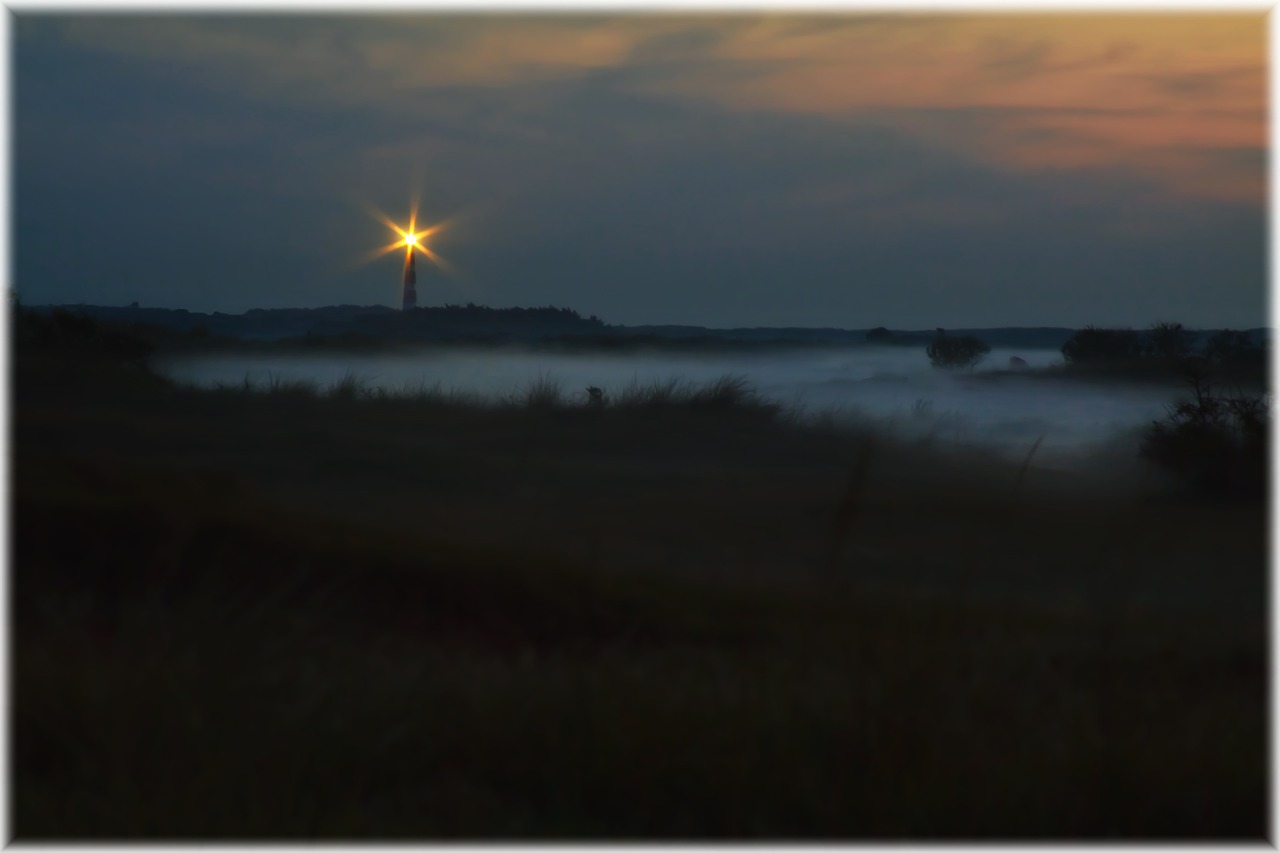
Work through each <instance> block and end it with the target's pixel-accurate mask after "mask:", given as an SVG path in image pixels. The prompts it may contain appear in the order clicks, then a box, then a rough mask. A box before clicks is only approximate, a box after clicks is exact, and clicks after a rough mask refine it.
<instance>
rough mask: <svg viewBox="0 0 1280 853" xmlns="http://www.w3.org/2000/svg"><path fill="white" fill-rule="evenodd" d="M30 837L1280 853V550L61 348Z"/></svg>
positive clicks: (30, 609) (536, 417)
mask: <svg viewBox="0 0 1280 853" xmlns="http://www.w3.org/2000/svg"><path fill="white" fill-rule="evenodd" d="M13 389H14V394H13V406H12V413H13V424H12V441H13V446H12V451H11V460H12V465H13V467H12V471H13V476H12V501H13V515H12V522H11V523H12V528H11V529H12V540H11V541H12V543H13V546H12V547H13V551H12V563H11V565H12V573H11V592H12V598H13V608H14V609H13V625H14V631H13V634H12V637H13V645H12V649H13V653H12V658H11V667H12V669H11V672H12V678H13V680H12V689H13V694H12V697H13V698H12V712H11V713H12V724H13V728H12V730H11V731H12V735H13V737H12V740H11V743H12V748H13V751H12V756H13V764H12V774H13V775H12V776H11V781H12V786H13V787H12V789H11V791H12V797H13V799H12V811H11V816H12V826H13V828H14V832H15V834H16V836H17V838H19V839H21V840H33V839H55V838H60V839H68V838H81V839H82V838H99V839H102V838H110V839H139V838H149V839H163V840H174V839H192V838H217V839H233V838H241V839H242V838H260V839H267V838H271V839H301V838H352V837H361V838H395V839H430V838H473V839H509V838H541V839H613V840H620V839H673V838H689V839H730V840H731V839H747V838H787V839H819V838H847V839H905V838H915V839H940V838H951V839H955V838H1041V839H1043V838H1069V839H1075V838H1102V837H1125V838H1139V837H1145V838H1198V839H1203V838H1250V839H1260V838H1262V837H1263V835H1264V833H1265V826H1266V822H1265V821H1266V817H1265V816H1266V758H1265V744H1266V719H1267V718H1266V708H1265V664H1266V660H1265V646H1264V642H1265V611H1264V604H1263V601H1264V589H1265V587H1264V579H1265V568H1266V566H1265V544H1266V543H1265V534H1266V528H1265V520H1264V513H1263V512H1262V510H1261V509H1257V508H1240V507H1235V508H1229V509H1215V508H1208V507H1198V506H1191V505H1181V504H1177V503H1172V502H1168V501H1161V500H1157V499H1150V496H1147V495H1145V494H1144V493H1143V492H1142V491H1141V490H1138V489H1134V488H1128V487H1126V486H1125V483H1124V482H1123V481H1121V482H1110V483H1103V482H1101V481H1099V480H1097V479H1093V478H1085V477H1083V476H1079V475H1073V474H1070V473H1068V472H1053V471H1045V470H1040V469H1037V468H1035V467H1034V466H1033V467H1032V468H1031V469H1030V470H1029V471H1027V472H1025V473H1021V472H1020V471H1019V470H1018V468H1019V466H1018V465H1017V464H1016V463H1008V462H1002V461H999V460H994V459H983V458H978V457H976V456H973V455H968V456H958V455H955V454H947V453H944V452H940V451H936V450H934V449H931V448H929V447H926V446H906V445H902V444H899V443H896V442H894V441H893V440H892V438H891V437H888V436H879V437H874V440H873V437H872V436H869V435H867V434H865V433H860V432H858V431H856V430H837V429H834V428H825V429H822V428H818V427H816V426H805V425H802V424H795V423H791V422H789V421H788V420H787V419H786V418H785V417H784V416H783V415H782V414H781V413H779V412H777V411H776V410H775V409H774V408H772V407H769V406H767V405H763V404H760V403H759V402H758V401H753V400H752V399H751V398H750V396H749V395H745V394H744V393H742V389H741V388H739V387H737V386H735V385H734V384H733V383H726V384H725V385H724V386H722V387H721V388H720V389H718V390H716V391H708V392H706V393H703V394H702V395H700V396H699V395H684V396H681V395H679V394H672V393H665V394H664V392H663V391H662V390H661V389H659V390H656V391H653V392H652V393H649V394H648V395H636V396H635V397H634V398H633V399H631V400H629V401H624V404H622V405H616V406H610V407H608V408H603V409H593V408H589V407H585V406H569V405H565V404H562V403H557V402H556V400H555V395H554V394H553V393H551V392H550V391H549V390H548V389H542V390H541V392H539V391H537V389H535V391H534V392H533V393H531V394H530V396H529V399H528V400H526V401H524V402H523V403H521V404H511V405H505V406H501V407H490V408H484V407H478V406H473V405H467V404H465V403H463V402H461V401H456V400H455V401H449V400H447V399H440V398H434V397H430V396H425V395H424V396H423V397H421V398H419V399H386V398H376V397H368V396H367V395H363V394H361V393H360V391H359V389H358V388H355V387H354V386H350V385H348V386H345V387H342V388H339V389H337V391H336V392H335V393H334V394H333V395H332V396H331V397H317V396H316V395H314V394H309V393H306V392H305V391H304V390H301V389H297V388H288V387H283V386H280V387H277V388H276V389H275V390H274V391H273V392H269V393H260V394H250V393H240V392H230V391H224V392H195V391H185V390H180V389H175V388H173V387H170V386H168V385H167V384H166V383H164V382H163V381H161V380H159V379H157V378H155V377H153V376H151V375H149V374H148V373H146V372H145V370H143V369H142V368H140V367H138V366H136V365H134V364H130V363H128V362H127V360H121V359H117V358H115V357H114V356H111V355H101V354H94V353H93V352H90V351H89V350H84V349H81V350H76V351H74V352H72V351H67V350H64V349H60V348H58V347H56V346H52V345H48V346H46V345H41V346H39V347H35V346H32V347H23V348H20V349H19V351H18V353H17V355H16V367H15V374H14V382H13Z"/></svg>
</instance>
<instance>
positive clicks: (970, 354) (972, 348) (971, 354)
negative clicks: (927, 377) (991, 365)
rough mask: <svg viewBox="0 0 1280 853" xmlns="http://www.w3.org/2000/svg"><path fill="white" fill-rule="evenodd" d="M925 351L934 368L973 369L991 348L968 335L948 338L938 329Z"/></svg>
mask: <svg viewBox="0 0 1280 853" xmlns="http://www.w3.org/2000/svg"><path fill="white" fill-rule="evenodd" d="M925 351H926V352H927V353H928V354H929V361H930V362H931V363H932V364H933V366H934V367H947V368H956V367H973V366H974V365H975V364H977V363H978V362H980V361H982V359H984V358H986V356H987V353H989V352H991V347H989V346H987V345H986V344H984V343H983V342H982V341H980V340H978V339H977V338H975V337H971V336H969V335H965V336H964V337H959V338H953V337H949V336H948V335H947V333H946V332H944V331H942V329H939V330H938V334H937V335H936V336H935V337H934V339H933V342H932V343H930V344H929V346H928V348H927V349H926V350H925Z"/></svg>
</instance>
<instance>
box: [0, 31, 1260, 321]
mask: <svg viewBox="0 0 1280 853" xmlns="http://www.w3.org/2000/svg"><path fill="white" fill-rule="evenodd" d="M14 20H15V23H14V27H13V28H12V33H13V43H12V49H13V52H14V53H13V55H14V65H13V68H14V72H13V74H14V77H13V79H14V87H13V104H14V112H13V117H14V137H13V151H14V164H13V172H14V181H13V183H12V186H13V187H14V203H13V211H14V244H13V248H14V253H13V260H14V275H15V285H16V287H17V289H18V291H19V293H20V294H21V296H22V298H23V300H24V301H26V302H28V303H32V304H39V303H78V302H85V303H94V304H106V305H112V304H115V305H119V304H127V303H129V302H133V301H137V302H140V303H142V304H143V305H151V306H166V307H183V308H189V309H192V310H200V311H213V310H219V311H225V312H240V311H244V310H247V309H249V308H254V307H289V306H319V305H330V304H339V303H349V304H362V305H363V304H375V303H378V304H386V305H396V304H398V301H399V264H400V261H399V258H398V256H397V255H396V254H394V253H392V254H389V255H385V256H383V257H381V258H379V259H376V260H369V255H370V252H371V251H373V250H376V249H377V248H378V247H379V246H382V245H385V244H387V243H388V242H389V241H391V240H392V239H394V237H395V235H394V234H392V233H391V232H389V231H388V229H387V228H386V227H385V225H383V224H382V223H380V222H379V221H378V219H377V218H375V217H374V216H373V215H371V214H370V212H369V211H370V208H374V209H376V210H379V211H381V212H382V213H384V214H385V215H387V216H389V217H391V218H392V219H393V220H395V221H397V222H401V223H406V224H407V220H408V212H409V205H410V198H411V195H412V194H413V192H414V191H415V190H416V191H418V192H419V193H420V196H421V212H420V222H422V223H425V224H430V223H436V222H443V223H444V227H443V228H442V229H441V231H440V232H439V233H438V234H437V235H435V236H433V238H432V242H431V245H432V248H433V249H434V250H435V251H436V252H437V253H438V254H439V255H440V256H441V257H442V258H443V259H445V260H446V261H447V262H448V264H449V270H450V272H449V274H446V273H445V272H444V271H443V270H439V269H434V268H431V269H428V265H427V264H420V267H419V269H420V273H419V301H420V304H423V305H432V304H441V303H446V302H450V303H453V302H468V301H474V302H477V303H485V304H490V305H494V306H505V305H548V304H554V305H557V306H568V307H572V308H575V309H577V310H579V311H581V312H582V313H583V314H596V315H599V316H601V317H603V318H604V319H606V320H608V321H610V322H618V323H631V324H634V323H694V324H700V325H708V326H737V325H805V326H843V327H850V328H858V327H867V326H873V325H882V324H883V325H888V326H892V327H898V328H932V327H934V326H949V327H963V326H998V325H1063V326H1078V325H1084V324H1087V323H1093V324H1114V325H1133V326H1145V325H1148V324H1150V323H1152V322H1155V321H1158V320H1177V321H1181V322H1183V323H1185V324H1187V325H1189V326H1195V327H1214V326H1235V327H1243V326H1258V325H1263V324H1265V322H1266V306H1265V297H1266V265H1265V252H1266V234H1265V222H1266V219H1265V211H1266V208H1265V163H1266V150H1265V140H1266V135H1265V85H1264V84H1265V17H1264V16H1263V15H1262V14H1260V13H1259V14H1250V15H1240V14H1236V15H1231V16H1227V15H1216V16H1198V17H1196V16H1188V15H1181V16H1174V15H1164V16H1157V17H1156V18H1151V17H1149V16H1148V17H1146V18H1138V17H1135V16H1130V17H1127V18H1125V17H1120V16H1115V15H1112V16H1093V17H1092V18H1091V17H1089V16H1084V15H1075V16H1066V17H1057V18H1051V17H1046V16H1030V15H1024V16H1021V17H1009V16H997V17H978V16H968V17H921V16H914V17H912V16H901V15H900V16H884V15H878V16H871V15H861V16H854V15H843V16H838V17H828V18H825V19H821V18H819V19H815V18H808V19H805V18H795V17H786V16H780V15H776V14H775V15H771V16H765V17H759V16H755V17H750V16H747V17H743V16H738V17H718V18H698V17H693V16H688V15H683V16H678V15H673V16H655V15H650V16H642V17H632V18H627V17H620V16H596V17H593V18H581V17H567V16H564V15H559V16H556V15H552V16H543V17H540V18H531V17H527V16H526V17H514V16H511V15H502V14H496V13H494V14H490V15H487V16H473V17H470V18H458V17H445V16H439V15H437V16H429V15H419V16H412V17H407V18H406V17H397V18H391V17H358V16H352V15H347V16H340V17H320V16H314V15H311V16H295V17H275V18H273V17H265V16H253V17H248V16H245V17H233V16H227V15H223V16H213V17H193V16H176V15H170V16H159V15H147V16H141V17H126V16H120V15H115V16H101V15H100V16H79V15H32V14H20V15H17V16H16V18H15V19H14Z"/></svg>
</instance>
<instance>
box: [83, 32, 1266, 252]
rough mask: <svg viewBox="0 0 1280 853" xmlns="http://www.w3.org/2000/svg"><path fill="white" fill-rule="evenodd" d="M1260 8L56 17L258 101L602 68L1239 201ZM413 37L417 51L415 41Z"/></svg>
mask: <svg viewBox="0 0 1280 853" xmlns="http://www.w3.org/2000/svg"><path fill="white" fill-rule="evenodd" d="M1267 15H1268V11H1267V10H1266V9H1262V10H1252V11H1231V12H1178V11H1162V12H1127V13H1117V12H1070V13H1049V14H1046V13H1038V12H1016V13H987V14H976V13H967V14H939V13H929V14H921V13H905V12H894V13H888V14H885V13H879V14H877V13H861V12H860V13H856V14H851V13H844V12H833V13H823V14H792V13H786V12H775V13H765V14H717V15H711V14H693V15H690V14H671V15H661V16H659V15H652V14H645V15H616V14H610V15H602V14H583V15H574V16H567V17H547V16H541V17H532V16H528V15H515V14H510V15H501V16H485V17H455V18H443V17H440V18H436V17H431V16H422V17H418V18H413V19H406V20H402V21H395V22H392V23H390V24H385V23H378V24H374V23H370V24H368V25H366V26H360V27H357V26H355V25H354V24H353V25H351V27H350V29H347V30H344V41H349V42H350V45H351V49H350V50H347V51H341V52H335V51H332V50H317V49H316V48H315V45H316V44H324V43H327V42H326V41H325V39H327V38H328V32H327V30H326V29H325V27H324V25H321V24H316V25H314V26H315V28H316V31H317V33H318V35H317V37H316V38H313V39H310V40H308V39H299V38H298V37H296V35H289V36H287V37H286V36H285V35H284V34H282V33H274V32H268V31H256V30H254V31H246V32H236V31H233V30H230V29H224V28H217V27H211V26H209V25H208V24H205V23H202V22H200V21H199V20H198V19H186V18H169V19H160V18H158V19H155V20H148V21H147V22H145V23H137V22H133V21H125V20H115V19H112V18H110V17H109V16H108V17H87V18H84V19H75V20H74V21H73V22H72V23H71V24H69V25H68V30H67V32H68V38H69V39H70V40H72V41H75V42H78V43H81V44H85V45H91V46H93V47H94V49H96V50H106V51H115V52H120V53H123V54H125V55H128V56H130V57H157V58H179V59H181V61H183V62H188V63H190V62H196V63H202V64H206V65H209V66H213V67H215V68H216V69H218V70H221V71H222V72H223V73H225V74H228V75H233V79H234V80H236V81H237V83H238V84H243V85H245V86H248V87H249V88H252V89H254V90H255V91H256V92H257V93H258V94H260V95H264V96H267V97H286V96H292V93H294V92H295V91H296V92H305V93H307V95H306V96H307V97H309V98H315V99H317V100H320V101H322V102H323V103H325V104H330V103H332V105H336V106H339V107H341V106H343V105H347V104H352V103H356V104H360V105H362V106H370V105H375V106H377V107H380V108H381V109H384V110H386V111H388V112H394V113H395V114H397V115H399V114H401V113H403V111H404V110H405V103H406V101H405V95H406V94H415V93H427V92H432V91H437V90H448V89H449V88H450V87H452V88H458V89H465V88H466V87H474V86H483V87H487V88H492V87H502V86H518V85H523V84H526V83H531V82H537V83H554V82H555V81H558V80H579V79H586V78H587V77H589V76H590V74H591V73H593V72H594V71H596V70H598V69H620V70H625V71H627V72H628V73H626V74H623V75H618V76H619V78H620V79H624V80H626V81H627V82H626V87H627V90H628V91H629V92H630V93H631V94H637V95H641V96H643V97H645V98H658V99H669V100H675V101H683V102H686V103H689V102H693V103H697V104H705V105H707V106H708V107H709V108H712V109H722V110H735V111H743V112H752V113H759V114H772V115H778V116H785V115H787V114H797V113H800V114H811V115H818V116H821V117H823V118H825V119H831V120H834V121H837V122H839V121H847V120H859V119H863V118H870V119H872V120H874V121H877V122H883V123H884V124H887V125H890V126H891V127H892V128H893V129H895V130H898V131H902V132H904V133H906V134H909V135H911V136H914V137H917V138H921V139H923V141H925V142H926V143H932V144H936V145H938V146H940V147H946V148H952V149H959V150H961V151H962V152H963V153H964V154H966V155H968V156H971V157H973V158H974V159H977V160H981V161H984V162H987V163H990V164H994V165H997V166H999V167H1001V168H1007V169H1012V170H1022V171H1039V170H1044V169H1081V170H1084V169H1097V168H1105V169H1117V168H1118V169H1121V170H1126V171H1131V172H1134V173H1138V174H1141V175H1144V176H1146V177H1149V178H1152V179H1154V180H1155V181H1156V182H1157V183H1159V184H1160V185H1161V186H1163V187H1164V188H1165V189H1166V191H1168V192H1170V193H1174V194H1185V195H1192V196H1197V197H1233V198H1236V199H1237V200H1245V201H1248V202H1250V203H1256V202H1257V201H1258V199H1261V198H1262V197H1263V196H1264V195H1265V170H1264V168H1263V167H1262V166H1261V165H1256V166H1251V167H1249V168H1247V169H1246V168H1242V167H1239V166H1238V165H1231V164H1232V163H1233V162H1235V161H1232V159H1231V158H1232V157H1233V156H1235V155H1234V154H1233V153H1232V152H1234V151H1237V150H1238V149H1249V150H1251V151H1255V152H1258V153H1259V154H1260V155H1262V154H1265V151H1266V139H1267V62H1268V58H1267ZM344 26H345V25H344ZM422 36H429V37H430V39H429V43H430V44H431V45H432V49H431V50H430V51H423V50H421V49H420V47H419V45H420V44H421V43H423V40H422V38H421V37H422ZM673 72H678V73H673ZM421 147H422V145H421V143H417V142H415V143H414V150H415V151H417V150H421ZM1189 149H1196V151H1195V153H1189ZM1255 159H1256V162H1257V163H1258V164H1262V163H1264V162H1265V157H1264V156H1258V157H1257V158H1255ZM1224 163H1226V164H1228V165H1226V166H1224V165H1222V164H1224ZM413 214H414V216H413V217H411V219H410V223H409V229H408V231H407V232H404V231H401V230H400V229H399V228H398V227H396V226H395V225H393V224H392V223H390V221H389V220H386V219H385V217H382V218H383V221H384V222H385V223H386V224H387V225H388V226H389V227H391V228H392V229H393V230H395V231H396V232H397V233H399V234H400V235H401V237H402V238H403V237H405V236H407V235H408V234H415V235H416V234H417V231H416V214H417V204H416V202H415V204H414V207H413ZM400 245H402V246H403V245H407V244H405V243H400Z"/></svg>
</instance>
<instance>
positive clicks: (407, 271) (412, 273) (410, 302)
mask: <svg viewBox="0 0 1280 853" xmlns="http://www.w3.org/2000/svg"><path fill="white" fill-rule="evenodd" d="M417 283H418V273H417V271H416V270H415V269H414V266H413V247H412V246H410V247H409V250H408V252H407V254H406V255H405V259H404V304H403V305H402V306H401V307H402V308H403V310H405V311H410V310H412V309H414V308H416V307H417V306H418V290H417V287H416V286H415V285H417Z"/></svg>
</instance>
